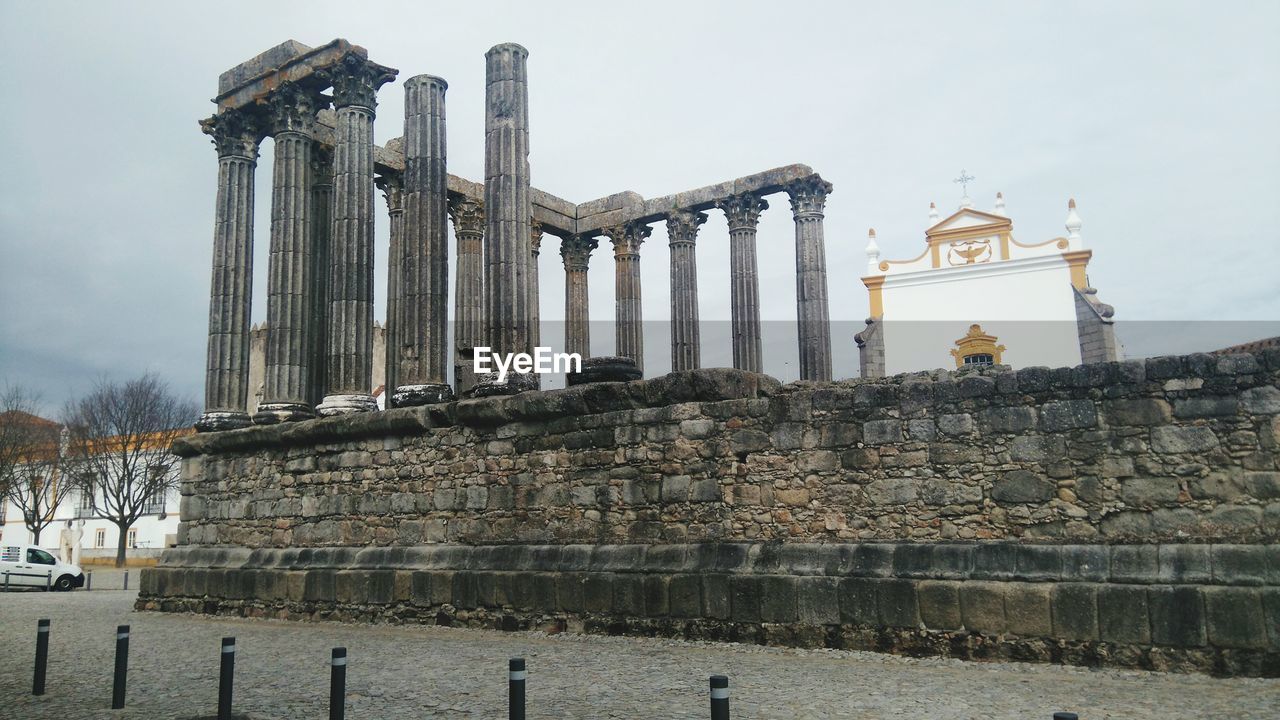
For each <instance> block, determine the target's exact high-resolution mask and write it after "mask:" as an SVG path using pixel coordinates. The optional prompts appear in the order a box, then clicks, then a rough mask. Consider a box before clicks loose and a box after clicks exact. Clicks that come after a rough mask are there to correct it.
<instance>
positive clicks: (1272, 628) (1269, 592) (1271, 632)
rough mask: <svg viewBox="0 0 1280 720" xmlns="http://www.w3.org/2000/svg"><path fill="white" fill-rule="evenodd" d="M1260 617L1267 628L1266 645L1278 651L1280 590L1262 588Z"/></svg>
mask: <svg viewBox="0 0 1280 720" xmlns="http://www.w3.org/2000/svg"><path fill="white" fill-rule="evenodd" d="M1261 593H1262V615H1263V621H1264V622H1265V623H1266V626H1267V645H1268V646H1269V647H1270V648H1271V649H1272V650H1280V588H1275V587H1269V588H1263V589H1262V590H1261Z"/></svg>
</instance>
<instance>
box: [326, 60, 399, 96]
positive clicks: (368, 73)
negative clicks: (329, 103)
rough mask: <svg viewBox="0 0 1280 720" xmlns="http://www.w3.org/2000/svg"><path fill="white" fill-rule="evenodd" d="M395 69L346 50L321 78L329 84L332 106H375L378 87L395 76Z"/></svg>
mask: <svg viewBox="0 0 1280 720" xmlns="http://www.w3.org/2000/svg"><path fill="white" fill-rule="evenodd" d="M397 72H398V71H396V70H393V69H392V68H389V67H386V66H385V65H379V64H378V63H376V62H371V61H370V60H369V59H368V58H363V57H360V56H359V55H357V54H355V53H350V54H348V55H347V56H345V57H343V58H342V61H341V62H340V63H338V64H337V65H335V66H334V67H331V68H329V69H328V70H325V72H324V75H325V78H326V79H327V80H328V81H329V82H330V83H331V84H332V85H333V106H334V108H343V107H350V106H353V105H354V106H358V107H366V108H369V110H374V109H375V108H377V107H378V88H380V87H382V86H383V85H385V84H387V83H389V82H391V81H392V80H395V79H396V73H397Z"/></svg>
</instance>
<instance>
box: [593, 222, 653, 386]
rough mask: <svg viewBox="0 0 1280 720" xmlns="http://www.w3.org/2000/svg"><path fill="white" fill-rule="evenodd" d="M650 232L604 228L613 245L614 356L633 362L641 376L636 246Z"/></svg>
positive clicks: (641, 226) (640, 228) (646, 228)
mask: <svg viewBox="0 0 1280 720" xmlns="http://www.w3.org/2000/svg"><path fill="white" fill-rule="evenodd" d="M652 232H653V228H651V227H649V226H648V225H645V224H642V223H627V224H625V225H619V226H616V227H611V228H606V229H605V230H604V234H605V235H607V236H608V238H609V240H610V241H611V242H612V243H613V259H614V289H613V292H614V297H615V298H617V301H616V302H617V307H616V316H615V330H614V332H615V336H614V337H615V339H614V343H615V349H614V354H615V355H618V356H620V357H628V358H631V359H632V360H634V361H635V363H636V368H637V369H638V370H640V372H641V373H643V372H644V314H643V311H642V309H641V303H640V246H641V245H642V244H643V243H644V241H645V238H648V237H649V235H650V234H651V233H652Z"/></svg>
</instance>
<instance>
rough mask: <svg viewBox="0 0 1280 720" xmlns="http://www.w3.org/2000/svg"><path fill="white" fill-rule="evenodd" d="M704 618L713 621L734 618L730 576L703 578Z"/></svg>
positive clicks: (706, 576) (708, 576)
mask: <svg viewBox="0 0 1280 720" xmlns="http://www.w3.org/2000/svg"><path fill="white" fill-rule="evenodd" d="M701 579H702V616H703V617H706V618H711V619H713V620H728V619H729V618H730V617H732V611H733V596H732V593H731V591H730V586H729V579H730V578H729V576H728V575H703V576H702V578H701Z"/></svg>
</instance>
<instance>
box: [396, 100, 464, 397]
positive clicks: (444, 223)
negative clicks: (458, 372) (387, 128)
mask: <svg viewBox="0 0 1280 720" xmlns="http://www.w3.org/2000/svg"><path fill="white" fill-rule="evenodd" d="M448 87H449V85H448V83H446V82H445V81H444V80H442V79H440V78H438V77H434V76H432V75H417V76H415V77H412V78H409V80H407V81H406V82H405V89H404V100H405V104H404V205H405V210H404V228H405V230H404V252H403V262H404V269H403V272H402V277H403V282H404V292H403V304H402V305H401V314H400V316H399V318H398V319H399V320H400V321H401V323H402V324H401V327H400V329H399V330H397V331H396V339H397V341H399V344H398V347H399V352H398V353H397V360H398V362H399V368H400V369H399V372H398V373H397V375H396V384H395V385H394V387H395V393H394V394H392V395H391V397H390V400H391V405H394V406H396V407H405V406H408V405H425V404H427V403H436V402H443V401H445V400H449V399H451V398H452V397H453V388H451V387H449V384H448V382H447V381H448V362H449V347H448V342H449V339H448V333H449V220H448V213H449V209H448V208H449V197H448V192H449V176H448V174H447V170H446V158H445V112H444V94H445V90H446V89H448ZM387 348H388V353H390V348H391V345H390V344H388V345H387ZM388 356H390V355H388ZM390 366H391V363H390V362H388V367H390ZM387 387H388V388H391V387H393V386H392V384H391V381H390V380H388V381H387Z"/></svg>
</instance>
